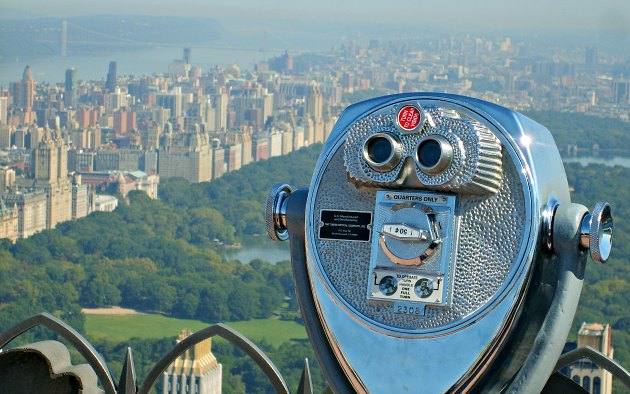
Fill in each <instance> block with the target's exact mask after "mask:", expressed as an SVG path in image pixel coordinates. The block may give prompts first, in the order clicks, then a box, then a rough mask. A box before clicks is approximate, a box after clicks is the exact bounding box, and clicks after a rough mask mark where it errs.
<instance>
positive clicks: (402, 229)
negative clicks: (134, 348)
mask: <svg viewBox="0 0 630 394" xmlns="http://www.w3.org/2000/svg"><path fill="white" fill-rule="evenodd" d="M414 108H415V110H414ZM405 111H406V112H405ZM410 116H414V117H415V120H412V121H411V124H410V123H409V122H407V123H404V122H405V119H406V118H409V117H410ZM401 118H403V119H402V120H401ZM374 136H376V137H374ZM380 136H384V137H385V139H387V140H389V141H390V143H391V141H393V142H394V146H393V148H392V149H389V150H388V149H385V150H384V151H383V152H384V153H382V152H381V153H379V150H378V149H379V148H378V146H377V143H373V141H372V140H374V139H375V138H378V137H380ZM427 139H429V140H431V141H430V142H431V144H432V146H428V147H426V148H425V145H426V144H425V143H426V141H427ZM433 140H435V141H437V142H434V141H433ZM443 141H446V142H445V143H444V142H443ZM377 142H378V143H380V141H377ZM385 142H387V141H385ZM423 144H424V145H423ZM439 144H442V145H439ZM438 145H439V146H438ZM435 146H438V148H439V149H438V152H442V157H438V158H436V157H435V155H434V156H431V149H433V148H434V147H435ZM443 146H447V147H448V149H445V148H444V147H443ZM449 149H450V150H449ZM372 151H374V153H373V154H372ZM426 152H429V153H428V155H427V156H426V157H427V158H424V157H421V156H422V155H424V154H425V153H426ZM388 153H389V154H388ZM444 155H447V157H446V160H448V163H447V166H441V167H440V160H442V159H443V158H444ZM379 160H380V161H379ZM374 163H376V164H374ZM381 163H385V164H384V165H381ZM379 165H380V166H379ZM432 168H433V169H435V168H438V171H433V172H432V171H431V169H432ZM444 168H446V169H444ZM453 168H455V170H454V171H451V169H453ZM440 170H441V171H440ZM448 171H451V173H448ZM569 203H570V196H569V187H568V183H567V179H566V175H565V172H564V168H563V165H562V161H561V158H560V155H559V153H558V149H557V148H556V145H555V143H554V141H553V138H552V137H551V135H550V133H549V131H548V130H547V129H546V128H544V127H543V126H541V125H539V124H538V123H536V122H534V121H532V120H531V119H529V118H527V117H525V116H523V115H521V114H519V113H517V112H514V111H512V110H509V109H506V108H504V107H501V106H498V105H495V104H491V103H488V102H485V101H482V100H478V99H473V98H468V97H462V96H455V95H449V94H438V93H412V94H400V95H394V96H387V97H381V98H377V99H372V100H368V101H365V102H362V103H358V104H355V105H352V106H350V107H348V108H347V109H346V111H345V112H344V113H343V114H342V115H341V117H340V118H339V120H338V122H337V124H336V125H335V127H334V129H333V131H332V132H331V134H330V137H329V138H328V140H327V142H326V144H325V146H324V149H323V152H322V154H321V156H320V158H319V161H318V163H317V166H316V169H315V172H314V176H313V179H312V181H311V185H310V190H309V194H308V199H307V201H306V209H305V218H304V220H305V224H306V226H305V233H304V236H305V250H306V264H307V268H308V277H309V282H310V283H308V286H309V287H310V291H311V293H312V295H313V299H314V302H315V305H316V309H317V315H318V318H319V323H320V324H321V326H322V328H323V331H324V332H325V334H326V338H327V341H328V343H329V346H330V349H331V351H332V352H333V353H334V354H335V358H336V360H337V361H338V363H339V367H340V368H341V369H342V370H343V372H344V374H345V376H346V377H347V379H348V381H349V382H350V384H351V385H352V386H353V387H354V388H355V390H357V391H365V392H375V393H376V392H390V391H394V392H436V393H437V392H448V391H466V390H472V389H476V390H481V391H484V390H500V389H503V388H504V387H505V386H506V385H507V384H509V383H510V382H511V381H513V380H514V379H515V375H516V374H517V373H518V371H519V370H520V369H521V368H522V366H523V365H524V363H526V360H527V358H528V357H532V356H531V355H530V353H531V351H532V349H533V348H534V347H535V346H539V345H540V343H538V345H536V343H537V341H538V342H540V341H541V340H542V342H544V343H543V345H544V346H543V347H544V348H545V349H546V352H547V353H548V354H546V355H545V356H544V357H549V358H550V359H553V358H554V357H555V359H557V357H558V356H559V354H560V352H561V350H562V345H563V344H564V341H563V340H562V341H561V343H550V342H557V340H556V339H553V338H546V339H545V338H542V339H541V338H540V336H539V335H538V333H539V331H540V329H541V327H542V326H543V324H544V320H545V318H546V316H547V315H548V314H549V312H550V308H551V306H552V304H553V297H554V293H555V291H556V288H557V287H558V280H559V279H558V277H559V276H558V275H559V274H558V266H559V262H558V261H557V260H558V256H557V255H556V254H554V253H553V252H552V251H551V238H552V232H551V221H552V220H553V214H554V209H555V208H556V207H557V206H558V204H569ZM545 245H548V247H546V246H545ZM575 249H576V253H577V254H576V256H577V257H575V258H578V257H580V255H579V253H578V252H577V248H575ZM293 257H294V259H295V256H293ZM580 258H582V257H580ZM582 260H583V258H582ZM294 264H295V261H294ZM298 286H300V283H298ZM580 289H581V281H578V282H576V285H575V286H571V288H570V289H569V290H568V291H569V292H573V293H574V294H573V296H574V297H579V292H580ZM565 290H566V289H565ZM573 313H574V311H573ZM572 318H573V315H572V314H571V316H570V318H568V321H566V322H565V323H558V324H561V325H563V327H562V329H561V330H559V331H563V332H564V331H567V332H568V329H569V327H570V325H571V322H572ZM560 320H562V319H560ZM561 335H564V336H565V337H566V334H561ZM537 338H538V339H537ZM552 363H555V361H553V362H552ZM489 369H492V370H493V374H492V376H493V378H492V379H486V378H484V376H486V375H487V372H488V370H489ZM548 369H549V374H550V373H551V369H550V368H548ZM547 376H548V375H547ZM541 379H543V380H546V379H545V378H544V377H541ZM543 383H544V382H543Z"/></svg>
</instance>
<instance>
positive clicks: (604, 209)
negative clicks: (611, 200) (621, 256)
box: [580, 202, 613, 264]
mask: <svg viewBox="0 0 630 394" xmlns="http://www.w3.org/2000/svg"><path fill="white" fill-rule="evenodd" d="M612 235H613V219H612V213H611V210H610V204H608V203H607V202H598V203H597V204H595V208H593V212H591V213H588V214H586V215H585V216H584V218H583V219H582V224H581V226H580V246H582V247H583V248H587V249H589V251H590V254H591V258H592V259H593V261H594V262H596V263H602V264H603V263H605V262H606V261H608V258H609V257H610V250H611V248H612Z"/></svg>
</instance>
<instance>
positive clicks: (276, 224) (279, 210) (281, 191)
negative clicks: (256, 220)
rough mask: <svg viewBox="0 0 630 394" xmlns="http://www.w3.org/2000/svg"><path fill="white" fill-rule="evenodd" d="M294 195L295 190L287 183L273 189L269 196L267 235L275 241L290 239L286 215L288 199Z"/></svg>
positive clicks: (266, 208) (266, 215) (266, 216)
mask: <svg viewBox="0 0 630 394" xmlns="http://www.w3.org/2000/svg"><path fill="white" fill-rule="evenodd" d="M291 193H293V188H292V187H291V186H289V185H287V184H286V183H278V184H276V185H274V187H273V188H271V191H270V192H269V195H268V196H267V205H266V207H265V222H266V225H267V234H269V237H270V238H271V239H272V240H274V241H286V240H287V239H288V238H289V231H288V230H287V222H286V213H287V197H289V196H290V195H291Z"/></svg>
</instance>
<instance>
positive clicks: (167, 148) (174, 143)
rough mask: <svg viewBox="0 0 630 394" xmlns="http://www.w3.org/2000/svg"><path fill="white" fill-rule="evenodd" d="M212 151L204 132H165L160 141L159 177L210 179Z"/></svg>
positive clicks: (195, 180)
mask: <svg viewBox="0 0 630 394" xmlns="http://www.w3.org/2000/svg"><path fill="white" fill-rule="evenodd" d="M212 153H213V150H212V144H211V143H210V141H209V137H208V134H206V133H194V132H193V133H179V134H172V133H167V134H165V135H163V138H162V142H161V143H160V149H159V155H158V173H159V175H160V177H161V178H172V177H182V178H186V179H187V180H188V181H189V182H192V183H196V182H207V181H210V180H211V179H212V168H213V162H212V157H213V156H212Z"/></svg>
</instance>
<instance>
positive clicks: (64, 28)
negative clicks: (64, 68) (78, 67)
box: [61, 19, 68, 57]
mask: <svg viewBox="0 0 630 394" xmlns="http://www.w3.org/2000/svg"><path fill="white" fill-rule="evenodd" d="M61 56H62V57H66V56H68V21H67V20H65V19H64V20H63V21H62V22H61Z"/></svg>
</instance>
